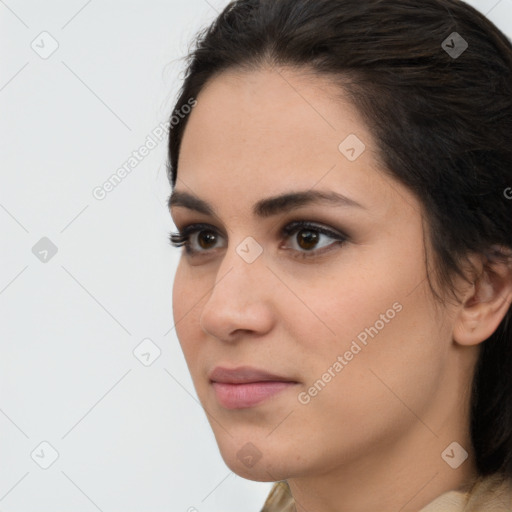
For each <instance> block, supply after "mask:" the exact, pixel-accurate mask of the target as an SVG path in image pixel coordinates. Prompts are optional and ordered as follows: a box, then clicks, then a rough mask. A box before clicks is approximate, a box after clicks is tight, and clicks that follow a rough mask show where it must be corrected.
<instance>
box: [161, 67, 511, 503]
mask: <svg viewBox="0 0 512 512" xmlns="http://www.w3.org/2000/svg"><path fill="white" fill-rule="evenodd" d="M197 99H198V104H197V106H196V107H195V108H194V109H193V111H192V113H191V114H190V118H189V120H188V125H187V127H186V130H185V134H184V138H183V143H182V147H181V153H180V161H179V170H178V179H177V184H176V190H179V191H183V192H188V193H190V194H193V195H195V196H197V197H199V198H201V199H203V200H204V201H207V202H208V203H209V204H210V205H211V206H212V207H213V208H214V210H215V212H216V215H213V216H212V215H205V214H202V213H197V212H194V211H191V210H189V209H188V208H184V207H182V206H175V207H172V208H171V214H172V217H173V220H174V223H175V224H176V226H177V228H178V229H179V230H182V229H183V228H185V227H186V226H188V225H190V224H194V223H199V222H202V223H206V224H208V225H209V226H211V229H212V230H213V231H214V232H215V234H216V236H215V237H214V238H213V239H208V237H207V236H206V237H205V236H204V233H203V237H202V245H201V242H200V239H201V237H198V236H197V234H196V235H192V238H191V244H192V247H193V248H195V249H196V251H203V252H202V253H201V252H200V253H199V254H197V255H194V256H188V255H187V254H186V253H185V252H183V254H182V257H181V259H180V263H179V266H178V269H177V272H176V276H175V281H174V289H173V315H174V321H175V324H176V333H177V336H178V339H179V341H180V344H181V347H182V350H183V353H184V355H185V358H186V361H187V364H188V366H189V370H190V372H191V376H192V379H193V382H194V385H195V389H196V392H197V395H198V397H199V399H200V401H201V403H202V405H203V407H204V409H205V412H206V414H207V416H208V419H209V421H210V424H211V427H212V429H213V432H214V435H215V437H216V440H217V443H218V446H219V449H220V452H221V455H222V457H223V459H224V461H225V462H226V464H227V466H228V467H229V468H230V469H231V470H232V471H234V472H235V473H237V474H238V475H240V476H242V477H244V478H247V479H250V480H257V481H277V480H281V479H287V480H288V483H289V484H290V488H291V490H292V493H293V496H294V498H295V500H296V502H297V510H298V512H306V511H309V512H311V511H322V512H331V511H336V512H348V511H350V512H363V511H372V512H373V511H375V510H379V511H381V512H386V511H390V512H391V511H393V512H396V511H398V510H400V511H401V512H412V511H418V510H420V509H421V508H422V507H423V506H425V505H426V504H427V503H429V502H431V501H432V500H433V499H434V498H436V497H437V496H439V495H440V494H442V493H443V492H446V491H448V490H451V489H456V488H458V487H460V486H462V485H463V484H464V483H465V482H466V481H467V480H468V478H470V477H472V476H474V475H475V467H474V457H473V452H472V449H471V444H470V439H469V430H468V424H469V419H468V418H469V417H468V410H467V408H468V404H469V399H470V395H469V391H470V384H471V378H472V372H473V368H474V364H475V362H476V360H477V356H478V352H479V348H480V342H481V341H483V340H485V339H486V338H487V337H488V336H489V335H490V334H491V333H492V332H493V331H494V330H495V329H496V327H497V326H498V325H499V322H500V321H501V319H502V318H503V316H504V314H505V313H506V311H507V308H508V304H510V300H511V284H510V279H509V278H508V277H507V276H508V274H507V273H506V272H504V273H503V276H504V277H502V278H499V279H498V278H497V280H496V284H495V285H494V284H492V283H493V282H492V281H486V283H488V284H486V285H485V286H484V285H483V286H482V287H480V286H479V285H478V286H474V285H468V284H467V283H465V284H464V283H462V281H461V283H460V286H461V293H462V295H461V297H462V298H463V300H464V302H463V304H461V305H455V304H453V303H452V304H448V305H446V306H444V307H439V305H438V304H437V305H436V303H435V302H434V300H433V298H432V294H431V291H430V289H429V287H428V283H427V281H426V268H425V255H424V252H425V247H424V242H423V222H424V221H423V216H422V209H421V206H420V203H419V202H418V200H417V199H416V198H415V196H413V194H412V193H411V192H410V191H408V190H407V189H406V188H405V187H403V186H402V185H400V184H399V183H398V182H396V181H394V180H392V179H391V178H390V177H389V176H388V175H386V174H384V173H383V172H382V167H381V164H380V162H379V158H378V154H377V147H376V144H375V141H374V139H373V138H372V136H371V134H370V132H369V130H368V128H367V127H366V125H365V123H364V122H363V121H362V119H361V118H360V116H359V115H358V112H357V111H356V110H355V109H354V107H353V106H352V105H351V104H350V103H349V102H348V101H346V100H343V98H341V97H340V89H339V88H336V87H334V86H333V85H332V84H331V83H329V82H328V81H327V79H323V78H320V77H315V78H312V77H311V76H306V75H305V74H304V73H300V72H299V70H292V69H288V68H268V67H265V68H261V69H258V70H253V71H245V72H233V71H229V72H224V73H222V74H221V75H218V76H217V77H216V78H215V79H213V80H212V81H211V82H210V83H209V84H208V85H207V87H206V88H205V89H203V91H202V92H201V94H200V95H199V96H198V98H197ZM350 134H356V135H357V137H358V138H359V139H360V140H361V141H363V142H364V144H365V146H366V150H365V151H364V152H363V153H362V154H361V155H360V156H359V158H357V159H356V160H355V161H350V160H349V159H347V158H346V157H345V156H344V154H342V152H341V151H340V150H339V149H338V146H339V145H340V143H342V142H343V141H344V140H345V139H346V138H347V136H349V135H350ZM311 189H313V190H322V191H336V192H338V193H340V194H344V195H346V196H348V197H349V198H351V199H353V200H355V201H357V202H359V203H361V204H362V205H363V206H364V209H363V208H354V207H349V206H333V205H332V204H310V205H307V206H302V207H301V208H299V209H296V210H293V211H289V212H287V213H280V214H278V215H276V216H272V217H269V218H258V217H256V216H254V215H253V214H252V207H253V205H254V204H255V203H256V202H257V201H259V200H261V199H264V198H268V197H271V196H276V195H279V194H281V193H286V192H291V191H302V190H311ZM296 220H304V221H309V222H312V223H315V224H317V225H320V226H324V227H326V228H328V229H330V230H331V231H334V232H340V233H341V234H345V235H346V236H347V240H346V241H345V242H344V243H343V244H342V245H339V244H337V243H336V241H335V239H332V238H330V237H329V236H327V235H322V234H318V236H319V237H320V238H319V239H318V241H317V242H316V243H317V245H316V246H315V245H314V243H313V250H316V252H317V255H316V256H310V257H309V258H307V259H301V255H304V254H310V255H311V254H312V253H311V249H309V250H308V245H307V244H305V243H304V242H302V243H301V242H300V234H301V233H304V232H303V231H302V232H301V231H300V228H299V229H298V231H297V232H295V233H292V234H291V235H290V236H286V235H283V234H282V233H281V229H282V228H283V227H284V226H286V225H287V224H289V223H290V222H292V221H296ZM306 231H307V230H306ZM207 233H208V232H207ZM249 236H250V237H252V238H254V239H255V240H256V241H257V243H258V244H259V245H260V246H261V248H262V249H263V252H262V254H261V255H260V256H259V257H258V258H257V259H256V260H255V261H254V262H252V263H247V262H246V261H245V260H244V259H243V258H242V257H241V256H240V255H239V253H237V250H236V249H237V246H239V245H240V244H241V243H242V242H244V240H245V239H246V238H247V237H249ZM427 250H429V249H427ZM183 251H184V249H183ZM322 251H323V254H320V253H322ZM313 254H314V253H313ZM474 261H475V263H477V265H478V260H477V259H475V260H474ZM505 277H507V279H508V280H507V281H504V279H505ZM503 283H505V284H503ZM480 290H482V291H483V292H485V293H486V300H487V302H486V303H481V302H480V301H479V300H478V295H477V292H480ZM396 303H398V304H399V305H400V306H401V310H400V311H399V312H396V314H395V315H394V317H393V318H392V319H391V320H389V319H388V322H384V327H383V328H382V329H380V330H379V332H378V334H377V335H375V336H374V337H373V338H372V337H370V336H368V340H367V345H366V346H365V345H362V344H361V343H359V345H360V346H361V350H360V351H359V352H358V353H357V355H354V356H353V359H352V360H350V361H347V364H346V365H344V367H343V369H342V370H341V371H339V372H338V373H336V372H334V373H335V374H336V376H335V377H332V378H331V380H330V382H328V383H327V384H326V385H325V387H323V389H322V390H321V391H320V392H318V393H317V394H316V396H314V397H311V400H310V401H309V403H307V404H302V403H300V402H299V400H298V394H299V393H300V392H302V393H305V392H307V391H308V389H309V388H310V387H311V386H312V385H313V384H314V383H315V381H318V379H321V378H322V375H323V374H325V373H326V372H327V371H328V369H329V367H332V366H333V363H334V362H335V361H336V360H337V357H338V356H339V355H341V356H343V355H344V354H345V353H346V352H347V351H348V350H349V349H350V347H351V343H352V341H353V340H357V336H358V334H360V333H361V332H362V331H364V330H365V329H366V328H370V327H371V326H375V324H376V322H377V321H378V320H379V319H381V318H382V317H381V315H383V314H386V311H388V310H390V309H393V304H396ZM217 365H221V366H226V367H229V368H233V367H236V366H239V365H251V366H255V367H257V368H262V369H265V370H267V371H269V372H272V373H276V374H278V375H282V376H286V377H288V378H290V379H291V380H294V381H297V382H298V384H297V385H296V386H295V387H293V388H290V389H287V390H285V391H283V392H281V393H279V394H277V395H274V396H273V397H271V398H269V399H267V400H266V401H264V402H263V403H260V404H258V405H257V406H254V407H252V408H246V409H238V410H229V409H226V408H223V407H222V406H221V405H220V404H219V402H218V401H217V399H216V395H215V393H214V390H213V389H212V387H211V384H210V382H209V380H208V376H207V374H208V372H209V371H211V370H212V369H213V368H214V367H215V366H217ZM302 396H304V395H302ZM454 441H456V442H457V443H458V444H459V445H461V446H462V447H463V448H464V449H465V450H466V451H467V452H468V454H469V457H468V459H466V460H465V461H464V462H463V463H462V464H461V465H460V466H459V467H458V468H457V469H453V468H451V467H450V466H449V465H448V464H447V463H446V462H445V461H444V460H443V458H442V457H441V454H442V452H443V451H444V450H445V449H446V448H447V447H448V446H449V445H450V444H451V443H452V442H454ZM247 443H252V445H254V447H255V448H256V449H257V452H256V453H258V454H259V456H260V458H259V459H258V460H257V462H256V463H255V464H253V465H252V466H251V467H249V465H246V464H244V463H243V461H242V460H240V458H238V456H237V454H239V453H241V454H244V453H247V450H250V449H253V448H248V447H247ZM456 456H457V454H456Z"/></svg>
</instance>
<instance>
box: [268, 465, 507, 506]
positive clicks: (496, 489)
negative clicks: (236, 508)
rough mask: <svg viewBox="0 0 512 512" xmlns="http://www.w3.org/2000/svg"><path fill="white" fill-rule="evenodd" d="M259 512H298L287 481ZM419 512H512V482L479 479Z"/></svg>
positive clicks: (495, 477) (279, 484)
mask: <svg viewBox="0 0 512 512" xmlns="http://www.w3.org/2000/svg"><path fill="white" fill-rule="evenodd" d="M260 512H296V509H295V505H294V502H293V498H292V495H291V492H290V487H289V486H288V484H287V482H286V481H285V480H283V481H280V482H276V483H275V484H274V485H273V487H272V489H271V490H270V493H269V495H268V496H267V499H266V501H265V504H264V505H263V508H262V509H261V511H260ZM418 512H512V479H511V478H507V477H502V476H500V475H499V474H494V475H490V476H487V477H479V478H478V479H476V480H475V481H473V483H472V484H471V485H470V486H468V488H467V490H466V491H460V490H457V491H448V492H446V493H444V494H442V495H441V496H439V497H437V498H436V499H435V500H434V501H432V502H430V503H429V504H428V505H426V506H425V507H423V508H422V509H421V510H419V511H418Z"/></svg>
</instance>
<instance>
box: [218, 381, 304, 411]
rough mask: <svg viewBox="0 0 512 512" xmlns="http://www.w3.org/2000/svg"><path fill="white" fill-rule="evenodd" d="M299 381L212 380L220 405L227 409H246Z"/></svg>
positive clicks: (293, 385)
mask: <svg viewBox="0 0 512 512" xmlns="http://www.w3.org/2000/svg"><path fill="white" fill-rule="evenodd" d="M297 384H298V383H297V382H286V381H270V380H267V381H262V382H249V383H246V384H230V383H227V382H212V387H213V389H214V391H215V395H216V397H217V400H218V401H219V403H220V405H222V406H223V407H224V408H226V409H246V408H248V407H254V406H255V405H257V404H259V403H261V402H263V401H265V400H267V399H268V398H270V397H272V396H274V395H276V394H278V393H280V392H282V391H284V390H286V389H290V388H292V387H295V386H296V385H297Z"/></svg>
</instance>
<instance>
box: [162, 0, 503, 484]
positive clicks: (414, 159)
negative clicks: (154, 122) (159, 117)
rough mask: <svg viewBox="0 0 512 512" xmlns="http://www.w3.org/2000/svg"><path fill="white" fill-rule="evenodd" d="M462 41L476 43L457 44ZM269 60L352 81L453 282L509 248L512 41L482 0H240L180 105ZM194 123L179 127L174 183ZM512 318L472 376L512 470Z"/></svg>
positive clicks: (391, 169)
mask: <svg viewBox="0 0 512 512" xmlns="http://www.w3.org/2000/svg"><path fill="white" fill-rule="evenodd" d="M454 32H456V33H457V34H458V35H459V36H460V37H461V38H462V39H458V36H453V35H452V34H453V33H454ZM454 37H455V39H453V38H454ZM450 38H451V39H450ZM462 40H464V41H465V42H466V43H467V44H468V47H467V49H465V51H464V52H463V53H462V54H460V55H456V54H454V53H453V52H450V48H454V47H456V45H458V48H461V46H460V45H461V42H462ZM445 41H446V42H445ZM266 64H271V65H282V66H292V67H294V68H302V69H308V70H311V71H313V72H314V73H315V74H317V75H318V76H328V77H331V78H332V79H333V81H334V83H336V81H338V83H339V85H340V88H341V89H343V91H344V92H345V93H348V94H349V98H350V99H351V100H352V101H353V103H354V105H355V106H356V107H357V108H358V109H359V111H360V112H361V114H362V115H363V116H364V119H365V121H366V122H367V125H368V127H369V129H370V130H371V132H372V134H373V135H374V137H375V140H376V142H377V144H378V149H379V156H380V158H381V160H382V162H383V163H384V166H385V168H384V170H383V171H384V172H386V173H388V174H389V175H390V176H392V177H393V178H394V179H396V180H398V181H399V182H401V183H402V184H404V185H405V186H407V187H408V188H409V189H410V190H411V191H412V192H413V193H415V195H416V196H417V198H418V200H419V201H420V203H421V205H422V208H423V209H424V212H425V219H426V221H427V229H428V234H429V239H430V241H431V246H432V248H433V253H434V256H435V260H436V261H435V263H436V264H435V265H434V266H433V269H434V271H435V275H436V278H437V282H438V283H440V284H441V285H442V289H444V290H451V291H452V292H453V282H454V281H453V277H454V276H455V275H456V274H457V275H460V276H462V277H464V276H465V275H466V274H465V273H463V271H462V268H463V267H462V264H463V262H464V261H465V259H466V257H467V255H469V254H470V253H477V254H482V255H485V256H487V257H488V258H489V259H491V258H500V257H503V258H504V257H505V256H504V255H502V254H500V253H499V252H497V253H493V252H492V251H491V248H492V247H493V246H496V245H497V246H499V247H503V248H512V200H511V199H508V198H507V197H506V194H505V191H506V190H507V189H508V190H510V189H509V187H512V45H511V42H510V40H509V39H507V37H506V36H505V35H504V34H503V33H502V32H501V31H500V30H499V29H498V28H497V27H496V26H495V25H494V24H493V23H491V22H490V21H489V20H488V19H487V18H485V17H484V16H483V15H482V14H480V13H479V12H478V11H477V10H475V9H474V8H472V7H470V6H469V5H467V4H465V3H464V2H462V1H458V0H421V2H418V0H239V1H235V2H232V3H230V4H229V5H228V6H227V7H226V8H225V9H224V11H223V12H222V13H221V14H220V15H219V16H218V17H217V19H216V20H215V21H214V23H212V24H211V26H209V27H207V28H206V29H205V30H203V31H202V32H201V33H200V34H199V35H198V38H197V41H196V47H195V49H194V50H193V52H191V54H190V55H189V61H188V66H187V70H186V75H185V80H184V83H183V87H182V89H181V93H180V95H179V98H178V101H177V103H176V105H175V110H176V111H181V109H182V107H183V106H184V105H186V104H187V102H189V101H190V99H191V98H197V97H198V96H199V93H200V92H201V90H202V89H203V87H204V86H205V84H206V83H207V82H208V81H210V80H212V78H214V77H215V76H217V75H218V74H219V73H221V72H223V71H226V70H228V69H230V70H236V69H246V70H251V69H257V68H258V67H260V66H263V65H266ZM186 125H187V118H185V119H184V120H183V121H182V122H180V123H178V124H176V125H171V130H170V134H169V162H168V177H169V181H170V183H171V186H172V187H173V188H174V186H175V184H176V179H177V172H178V159H179V151H180V144H181V140H182V138H183V133H184V130H185V128H186ZM427 270H428V265H427ZM429 283H431V281H430V278H429ZM430 286H431V288H432V291H433V292H434V295H435V296H436V297H437V298H438V299H439V300H440V302H442V301H443V299H442V297H440V296H439V295H437V293H436V292H435V290H434V288H433V287H432V284H430ZM510 317H511V309H510V308H509V311H508V313H507V315H506V316H505V318H504V319H503V321H502V323H501V324H500V325H499V327H498V328H497V330H496V331H495V332H494V333H493V334H492V336H490V337H489V338H488V339H487V340H486V341H485V342H484V343H483V344H482V347H481V353H480V357H479V360H478V364H477V367H476V369H475V375H474V378H473V387H472V396H471V425H470V427H471V439H472V443H473V447H474V449H475V453H476V465H477V470H478V472H479V473H480V474H481V475H488V474H492V473H495V472H501V473H503V474H506V475H510V476H512V324H511V322H510Z"/></svg>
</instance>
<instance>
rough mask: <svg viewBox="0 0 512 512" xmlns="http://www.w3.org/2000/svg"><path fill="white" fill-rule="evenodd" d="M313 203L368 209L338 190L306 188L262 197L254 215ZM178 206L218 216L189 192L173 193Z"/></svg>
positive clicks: (171, 200)
mask: <svg viewBox="0 0 512 512" xmlns="http://www.w3.org/2000/svg"><path fill="white" fill-rule="evenodd" d="M313 203H326V204H331V205H333V206H344V207H356V208H361V209H363V210H366V207H365V206H363V205H362V204H360V203H358V202H357V201H355V200H354V199H350V198H349V197H347V196H345V195H343V194H339V193H337V192H333V191H319V190H304V191H297V192H289V193H286V194H281V195H278V196H274V197H269V198H266V199H262V200H260V201H258V202H257V203H256V204H255V205H254V206H253V215H254V216H256V217H262V218H266V217H272V216H274V215H278V214H280V213H287V212H289V211H292V210H294V209H296V208H300V207H301V206H306V205H309V204H313ZM176 206H182V207H184V208H187V209H189V210H193V211H196V212H198V213H203V214H204V215H210V216H216V217H217V216H218V215H217V213H216V212H215V210H214V208H213V207H212V206H211V205H210V204H209V203H207V202H206V201H204V200H203V199H200V198H199V197H196V196H194V195H192V194H189V193H188V192H180V191H176V190H174V191H173V192H172V193H171V195H170V196H169V199H168V208H169V211H170V210H171V208H173V207H176Z"/></svg>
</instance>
